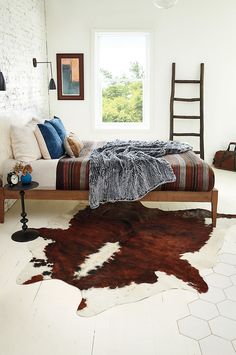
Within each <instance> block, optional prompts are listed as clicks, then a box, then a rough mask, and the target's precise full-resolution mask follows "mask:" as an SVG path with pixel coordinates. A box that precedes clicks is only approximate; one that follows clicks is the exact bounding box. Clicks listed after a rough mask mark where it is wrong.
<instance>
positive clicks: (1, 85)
mask: <svg viewBox="0 0 236 355" xmlns="http://www.w3.org/2000/svg"><path fill="white" fill-rule="evenodd" d="M0 91H6V82H5V79H4V76H3V73H2V72H1V69H0Z"/></svg>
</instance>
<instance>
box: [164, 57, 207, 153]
mask: <svg viewBox="0 0 236 355" xmlns="http://www.w3.org/2000/svg"><path fill="white" fill-rule="evenodd" d="M176 84H198V85H199V86H200V90H199V97H194V98H183V97H181V98H179V97H175V85H176ZM203 90H204V64H203V63H201V66H200V80H176V64H175V63H172V80H171V97H170V140H174V137H177V136H179V137H199V147H200V150H198V151H195V153H196V154H199V155H200V157H201V159H204V96H203V94H204V91H203ZM176 101H182V102H196V101H199V104H200V114H199V115H198V116H196V115H193V116H192V115H175V113H174V106H175V102H176ZM176 119H184V120H199V123H200V125H199V126H200V127H199V133H188V132H184V133H176V132H175V131H174V126H175V125H174V121H175V120H176Z"/></svg>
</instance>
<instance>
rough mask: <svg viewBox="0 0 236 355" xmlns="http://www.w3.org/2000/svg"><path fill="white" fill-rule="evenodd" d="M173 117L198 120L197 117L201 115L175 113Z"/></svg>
mask: <svg viewBox="0 0 236 355" xmlns="http://www.w3.org/2000/svg"><path fill="white" fill-rule="evenodd" d="M173 118H181V119H183V120H187V119H190V120H197V119H200V118H201V117H200V116H185V115H174V116H173Z"/></svg>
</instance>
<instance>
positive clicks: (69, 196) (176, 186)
mask: <svg viewBox="0 0 236 355" xmlns="http://www.w3.org/2000/svg"><path fill="white" fill-rule="evenodd" d="M95 145H96V143H93V142H85V144H84V148H83V150H82V151H81V154H80V157H79V158H69V157H66V156H65V157H63V158H61V159H53V160H44V159H39V160H36V161H33V162H32V163H31V165H32V167H33V179H34V180H35V181H37V182H39V188H37V189H34V190H29V191H26V192H25V198H26V199H33V200H88V197H89V183H88V176H89V155H90V153H91V151H92V149H93V148H94V147H95ZM165 158H166V159H167V160H168V161H169V162H170V164H171V166H172V168H173V170H174V173H175V175H176V182H174V183H168V184H165V185H162V186H161V187H159V188H158V189H157V190H154V191H151V192H149V193H148V194H147V195H146V196H145V197H143V198H142V201H172V202H208V203H209V202H210V203H211V212H212V224H213V226H215V225H216V217H217V201H218V191H217V190H216V189H215V188H214V173H213V170H212V169H211V167H210V166H209V165H208V164H207V163H206V162H204V161H203V160H201V159H200V158H199V157H198V156H197V155H195V154H194V153H193V152H192V151H188V152H186V153H182V154H172V155H166V156H165ZM14 163H15V161H14V160H13V159H8V160H6V161H5V162H4V164H3V182H1V187H0V223H3V222H4V201H5V200H6V199H19V193H18V192H17V191H10V190H7V189H4V187H3V186H4V183H5V182H6V174H7V172H9V171H10V170H11V169H12V167H13V166H14Z"/></svg>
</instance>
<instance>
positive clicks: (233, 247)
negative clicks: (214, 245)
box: [221, 241, 236, 255]
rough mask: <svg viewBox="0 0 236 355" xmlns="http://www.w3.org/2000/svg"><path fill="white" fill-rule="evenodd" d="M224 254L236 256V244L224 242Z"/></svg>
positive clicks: (222, 249)
mask: <svg viewBox="0 0 236 355" xmlns="http://www.w3.org/2000/svg"><path fill="white" fill-rule="evenodd" d="M221 251H222V254H225V253H226V254H234V255H236V243H232V242H227V241H226V242H224V244H223V246H222V248H221Z"/></svg>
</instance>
